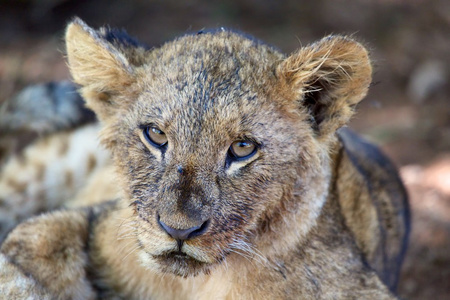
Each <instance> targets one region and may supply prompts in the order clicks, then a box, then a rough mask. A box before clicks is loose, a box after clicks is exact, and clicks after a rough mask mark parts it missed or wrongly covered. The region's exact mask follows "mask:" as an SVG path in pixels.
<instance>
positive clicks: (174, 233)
mask: <svg viewBox="0 0 450 300" xmlns="http://www.w3.org/2000/svg"><path fill="white" fill-rule="evenodd" d="M158 223H159V225H160V226H161V228H162V229H164V231H165V232H167V234H168V235H170V236H171V237H173V238H174V239H176V240H178V241H185V240H188V239H191V238H193V237H196V236H199V235H202V234H203V233H204V232H205V231H206V229H207V227H208V224H209V221H206V222H204V223H203V224H201V225H199V226H194V227H191V228H188V229H175V228H172V227H170V226H169V225H167V224H165V223H164V222H163V221H161V219H160V218H159V217H158Z"/></svg>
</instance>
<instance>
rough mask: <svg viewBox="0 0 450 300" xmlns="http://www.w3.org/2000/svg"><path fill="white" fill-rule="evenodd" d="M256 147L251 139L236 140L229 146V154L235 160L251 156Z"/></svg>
mask: <svg viewBox="0 0 450 300" xmlns="http://www.w3.org/2000/svg"><path fill="white" fill-rule="evenodd" d="M256 149H257V147H256V145H255V143H253V142H252V141H236V142H234V143H233V144H231V146H230V152H231V155H232V156H233V157H234V158H236V159H237V160H241V159H246V158H249V157H251V156H253V155H254V154H255V153H256Z"/></svg>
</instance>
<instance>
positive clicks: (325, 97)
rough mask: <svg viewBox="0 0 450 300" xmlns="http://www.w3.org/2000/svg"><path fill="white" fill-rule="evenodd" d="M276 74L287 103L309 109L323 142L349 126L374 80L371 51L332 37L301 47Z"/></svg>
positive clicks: (279, 66)
mask: <svg viewBox="0 0 450 300" xmlns="http://www.w3.org/2000/svg"><path fill="white" fill-rule="evenodd" d="M276 72H277V77H278V78H279V94H281V95H282V96H283V98H284V101H285V102H284V104H285V105H286V106H287V107H292V108H293V109H298V108H302V109H303V110H305V111H306V112H307V113H308V114H309V119H310V122H311V125H312V127H313V129H315V132H316V136H317V138H318V139H320V140H323V141H326V140H329V139H330V137H332V136H333V135H334V133H335V132H336V130H337V129H339V128H340V127H342V126H344V125H345V124H347V122H348V121H349V119H350V117H351V116H352V115H353V113H354V107H355V105H356V104H357V103H358V102H360V101H361V100H362V98H363V97H364V96H365V95H366V93H367V90H368V87H369V84H370V82H371V79H372V67H371V64H370V59H369V55H368V53H367V50H366V49H365V48H364V47H363V46H362V45H361V44H359V43H357V42H356V41H354V40H353V39H351V38H348V37H344V36H329V37H326V38H324V39H322V40H320V41H318V42H317V43H314V44H312V45H309V46H307V47H304V48H300V49H299V50H298V51H297V52H295V53H293V54H292V55H291V56H289V57H287V58H286V59H285V60H284V61H282V62H281V63H280V64H279V65H278V66H277V69H276Z"/></svg>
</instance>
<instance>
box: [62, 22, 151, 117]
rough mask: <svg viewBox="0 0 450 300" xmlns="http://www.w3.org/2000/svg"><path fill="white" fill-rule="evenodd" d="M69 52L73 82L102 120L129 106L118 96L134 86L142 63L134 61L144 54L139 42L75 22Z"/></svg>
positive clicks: (70, 30) (70, 29)
mask: <svg viewBox="0 0 450 300" xmlns="http://www.w3.org/2000/svg"><path fill="white" fill-rule="evenodd" d="M66 48H67V56H68V61H69V67H70V71H71V74H72V76H73V79H74V81H75V82H76V83H77V84H79V85H81V86H82V89H81V93H82V95H83V97H84V98H85V99H86V102H87V105H88V106H89V107H90V108H91V109H92V110H94V111H95V112H96V114H97V115H98V116H99V118H100V119H105V118H108V117H109V116H110V115H112V114H113V113H114V111H115V109H116V108H117V106H120V105H123V104H126V103H124V102H126V99H127V97H122V98H121V99H117V97H115V96H117V95H123V94H124V93H126V92H127V90H128V89H129V87H130V86H131V85H132V84H133V83H134V82H135V73H136V67H137V66H138V65H139V64H140V63H142V62H140V61H138V59H136V58H132V57H139V53H138V52H144V51H145V49H144V48H143V47H141V46H140V45H139V44H138V42H136V41H135V40H133V39H132V38H131V37H129V36H127V35H126V33H124V32H121V31H116V30H111V29H107V28H101V29H100V30H98V31H96V30H94V29H92V28H90V27H89V26H87V25H86V24H85V23H84V22H83V21H82V20H81V19H79V18H75V19H74V20H73V21H72V22H71V23H70V24H69V25H68V27H67V31H66ZM123 96H125V95H123ZM128 99H130V97H128Z"/></svg>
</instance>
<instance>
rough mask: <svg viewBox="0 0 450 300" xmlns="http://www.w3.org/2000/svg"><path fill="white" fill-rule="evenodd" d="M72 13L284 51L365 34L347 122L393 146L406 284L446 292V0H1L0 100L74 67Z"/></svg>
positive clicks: (413, 294) (98, 21)
mask: <svg viewBox="0 0 450 300" xmlns="http://www.w3.org/2000/svg"><path fill="white" fill-rule="evenodd" d="M75 15H77V16H79V17H81V18H83V19H84V20H85V21H86V22H87V23H88V24H89V25H91V26H94V27H98V26H101V25H104V24H110V25H111V26H114V27H119V28H126V29H127V31H128V32H129V33H130V34H132V35H134V36H137V37H139V39H140V40H142V41H144V42H146V43H147V44H149V45H155V46H157V45H160V44H161V43H163V42H164V41H167V40H170V39H172V38H174V37H175V36H177V35H180V34H183V33H185V32H190V31H197V30H200V29H203V28H213V27H221V26H225V27H231V28H234V29H238V30H242V31H245V32H247V33H249V34H251V35H253V36H255V37H257V38H259V39H261V40H264V41H266V42H267V43H269V44H272V45H275V46H277V47H278V48H279V49H281V50H283V51H285V52H291V51H294V50H295V49H296V48H297V47H299V46H300V45H305V44H308V43H310V42H312V41H314V40H317V39H319V38H321V37H322V36H324V35H327V34H337V33H344V34H350V35H353V36H354V37H355V38H357V39H359V40H361V41H362V42H363V43H365V45H367V47H369V49H371V53H372V54H371V56H372V59H373V60H374V67H375V71H374V82H373V85H372V87H371V90H370V93H369V95H368V96H367V98H366V99H365V101H363V103H362V104H361V105H360V106H359V112H358V115H357V116H356V117H355V118H354V120H353V121H352V123H351V127H352V128H354V129H356V130H357V131H358V132H360V133H361V134H363V135H364V136H365V137H366V138H368V139H369V140H371V141H373V142H375V143H377V144H378V145H380V146H381V147H382V148H383V149H384V150H385V152H387V153H388V155H389V156H390V157H391V158H392V160H393V161H394V162H395V163H396V164H397V165H398V166H399V169H400V173H401V176H402V178H403V179H404V181H405V184H406V186H407V188H408V191H409V194H410V203H411V209H412V233H411V237H410V247H409V251H408V254H407V257H406V261H405V264H404V268H403V272H402V277H401V281H400V286H399V295H400V296H401V297H402V298H404V299H433V300H439V299H450V102H449V101H450V99H449V95H450V88H449V80H450V55H449V53H450V39H449V32H450V1H448V0H428V1H426V0H409V1H408V0H403V1H402V0H365V1H364V0H360V1H357V0H355V1H341V0H329V1H325V0H318V1H299V0H286V1H276V0H258V1H257V0H231V1H222V2H219V1H200V0H193V1H176V0H166V1H162V0H161V1H156V0H155V1H138V0H129V1H118V0H113V1H107V0H98V1H89V0H79V1H76V0H34V1H32V0H28V1H26V0H22V1H5V0H0V102H1V101H3V100H4V99H7V98H8V97H10V96H11V95H13V94H14V93H16V92H17V91H18V90H20V89H21V88H22V87H24V86H26V85H29V84H33V83H40V82H47V81H52V80H62V79H68V78H69V74H68V70H67V67H66V64H65V61H64V55H63V53H64V46H63V42H62V35H63V30H64V27H65V24H66V23H67V22H68V20H70V18H71V17H73V16H75Z"/></svg>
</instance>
